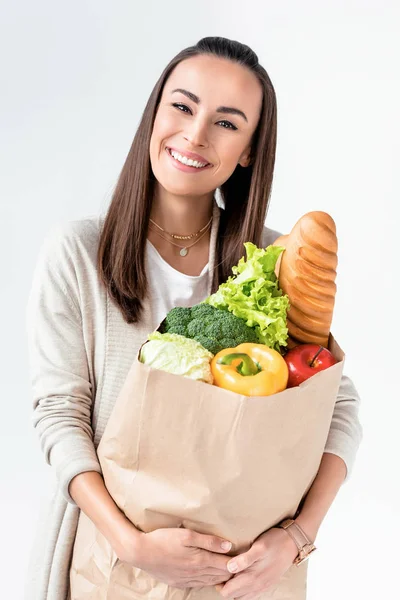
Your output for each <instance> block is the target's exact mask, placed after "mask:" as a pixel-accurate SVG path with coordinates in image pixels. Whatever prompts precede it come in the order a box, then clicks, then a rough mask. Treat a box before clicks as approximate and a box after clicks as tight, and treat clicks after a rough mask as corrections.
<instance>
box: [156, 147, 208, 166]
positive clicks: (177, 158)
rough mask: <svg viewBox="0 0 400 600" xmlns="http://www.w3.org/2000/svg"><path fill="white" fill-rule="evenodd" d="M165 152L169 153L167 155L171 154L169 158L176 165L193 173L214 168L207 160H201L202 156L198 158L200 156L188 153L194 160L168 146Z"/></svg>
mask: <svg viewBox="0 0 400 600" xmlns="http://www.w3.org/2000/svg"><path fill="white" fill-rule="evenodd" d="M165 150H166V151H167V153H168V154H169V156H170V157H171V158H172V160H173V161H174V162H175V163H177V164H179V165H182V166H183V167H186V168H187V169H190V170H193V171H203V170H204V169H207V168H208V167H212V164H211V163H209V162H207V161H206V160H204V159H203V160H200V158H201V157H200V156H199V157H198V155H193V154H192V153H188V154H192V156H193V158H191V156H188V155H187V154H181V153H180V152H178V151H177V150H175V149H174V148H170V147H168V146H166V148H165ZM197 157H198V158H197Z"/></svg>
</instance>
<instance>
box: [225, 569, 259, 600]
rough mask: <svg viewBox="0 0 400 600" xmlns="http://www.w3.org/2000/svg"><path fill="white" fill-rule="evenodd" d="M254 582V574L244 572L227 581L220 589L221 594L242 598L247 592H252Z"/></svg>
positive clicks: (227, 596)
mask: <svg viewBox="0 0 400 600" xmlns="http://www.w3.org/2000/svg"><path fill="white" fill-rule="evenodd" d="M254 584H255V578H254V574H253V575H248V574H242V575H239V576H236V577H233V578H232V579H230V580H229V581H227V582H226V583H225V584H224V586H223V589H222V590H220V594H221V596H222V597H223V598H240V597H241V596H244V595H245V594H250V593H251V592H252V587H254Z"/></svg>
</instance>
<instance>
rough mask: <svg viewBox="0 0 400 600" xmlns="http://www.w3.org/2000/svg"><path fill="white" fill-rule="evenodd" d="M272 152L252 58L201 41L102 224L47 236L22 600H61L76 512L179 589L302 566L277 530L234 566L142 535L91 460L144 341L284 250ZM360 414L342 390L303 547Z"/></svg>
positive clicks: (188, 545) (168, 92) (342, 466)
mask: <svg viewBox="0 0 400 600" xmlns="http://www.w3.org/2000/svg"><path fill="white" fill-rule="evenodd" d="M275 147H276V99H275V93H274V89H273V86H272V84H271V82H270V79H269V77H268V75H267V73H266V72H265V70H264V69H263V67H262V66H261V65H260V64H259V63H258V59H257V56H256V55H255V54H254V52H253V51H252V50H251V49H250V48H249V47H247V46H244V45H243V44H240V43H238V42H234V41H231V40H227V39H224V38H204V39H202V40H200V41H199V42H198V43H197V44H196V46H193V47H190V48H187V49H185V50H183V51H182V52H180V53H179V54H178V55H177V56H176V57H175V58H174V59H173V60H172V61H171V62H170V63H169V65H168V66H167V67H166V69H165V70H164V72H163V73H162V75H161V77H160V79H159V80H158V82H157V84H156V85H155V87H154V89H153V92H152V94H151V96H150V98H149V101H148V103H147V106H146V108H145V111H144V113H143V117H142V120H141V122H140V125H139V127H138V130H137V133H136V135H135V138H134V141H133V144H132V147H131V149H130V151H129V154H128V157H127V159H126V162H125V165H124V167H123V169H122V172H121V175H120V178H119V181H118V184H117V187H116V190H115V192H114V195H113V198H112V202H111V205H110V207H109V209H108V212H107V214H106V216H105V218H103V217H102V216H101V217H99V218H88V219H83V220H79V221H74V222H71V223H68V224H66V225H65V226H62V227H58V228H54V229H53V230H52V231H51V232H50V233H49V235H48V236H47V238H46V240H45V242H44V244H43V246H42V249H41V252H40V256H39V259H38V263H37V267H36V271H35V275H34V278H33V284H32V289H31V293H30V297H29V302H28V307H27V326H28V335H29V353H30V362H31V380H32V387H33V394H34V425H35V427H36V428H37V430H38V433H39V436H40V440H41V445H42V448H43V450H44V453H45V457H46V460H47V462H48V463H49V464H50V465H51V466H52V467H53V468H54V471H55V473H56V476H57V484H56V486H55V490H54V494H53V497H52V498H51V501H50V505H49V507H47V509H46V511H45V517H44V519H43V521H42V523H41V524H40V525H39V528H38V537H37V540H38V541H37V542H36V544H35V547H34V549H33V553H32V564H31V569H30V572H29V576H28V580H27V598H29V599H30V600H44V599H47V600H65V598H68V597H69V566H70V562H71V556H72V552H73V546H74V538H75V533H76V528H77V521H78V516H79V511H80V510H82V511H83V512H85V513H86V514H87V515H88V516H89V518H90V519H91V520H92V521H93V522H94V523H95V525H96V527H97V528H98V529H99V531H100V532H101V533H102V534H103V535H104V536H105V537H106V538H107V539H108V541H109V542H110V544H111V545H112V547H113V548H114V550H115V552H116V554H117V555H118V556H119V558H120V559H121V560H123V561H126V562H128V563H129V564H132V565H134V566H139V567H140V568H141V569H143V570H145V571H147V572H148V573H150V574H151V575H153V576H154V577H156V578H157V579H160V580H162V581H165V582H167V583H168V584H169V585H174V586H177V587H182V588H188V587H199V586H205V585H215V584H223V587H221V594H222V595H223V596H224V597H227V598H238V597H243V598H245V599H246V600H250V598H253V597H256V596H258V595H260V593H262V592H263V591H266V590H268V588H269V587H270V586H271V585H272V584H273V583H275V582H277V581H279V579H280V578H281V577H282V575H283V573H285V572H286V571H287V570H288V569H289V567H290V566H291V565H292V563H293V560H294V559H295V557H296V556H297V554H298V549H297V546H296V545H295V543H294V542H293V540H292V539H291V537H290V536H289V535H288V534H287V532H286V531H285V530H283V529H278V528H272V529H271V530H269V531H268V532H266V533H265V534H263V535H262V536H260V538H258V540H257V541H256V542H255V543H254V544H253V546H252V547H251V548H250V550H249V551H248V552H247V553H245V554H243V555H241V556H239V557H237V559H236V560H235V561H233V560H230V559H229V557H227V556H225V555H224V553H226V551H227V550H229V544H228V547H227V548H225V547H221V543H222V542H223V541H224V540H221V539H219V538H217V537H215V536H211V535H202V534H198V533H194V532H193V533H190V532H189V534H188V532H187V531H185V530H182V529H173V528H171V529H169V530H156V531H154V532H152V533H149V534H144V533H141V532H139V531H138V530H137V529H136V528H135V527H134V526H133V524H132V523H130V522H129V521H128V520H127V519H126V517H125V516H124V514H123V513H122V512H121V511H120V510H119V508H118V507H117V505H116V504H115V503H114V501H113V499H112V498H111V497H110V495H109V494H108V491H107V489H106V487H105V485H104V481H103V478H102V476H101V468H100V465H99V462H98V459H97V455H96V448H97V445H98V443H99V441H100V438H101V436H102V433H103V431H104V428H105V425H106V423H107V419H108V417H109V415H110V413H111V410H112V407H113V405H114V403H115V400H116V397H117V395H118V392H119V389H120V388H121V386H122V384H123V382H124V380H125V377H126V375H127V373H128V370H129V368H130V365H131V363H132V361H133V359H134V357H135V356H136V354H137V351H138V349H139V347H140V345H141V344H142V343H143V341H144V340H145V339H146V337H147V334H148V332H149V331H151V330H153V329H154V328H155V327H156V326H157V325H158V323H159V322H160V321H161V320H162V318H163V317H164V316H165V314H166V312H167V311H168V310H169V309H170V308H172V307H173V306H175V305H181V306H191V305H193V304H195V303H197V302H199V301H201V300H202V299H204V298H205V297H206V296H207V295H208V294H210V293H211V292H212V291H215V289H216V288H217V287H218V285H219V283H220V282H221V281H223V280H224V279H226V278H227V277H228V275H229V274H230V270H231V267H232V266H233V265H234V264H236V263H237V262H238V261H239V258H240V257H241V256H242V254H243V243H244V242H246V241H252V242H254V243H255V244H257V245H262V246H264V247H265V246H266V245H268V244H270V243H272V242H273V241H274V239H276V237H278V235H279V232H277V231H274V230H272V229H269V228H267V227H265V226H264V221H265V217H266V214H267V209H268V202H269V197H270V192H271V185H272V177H273V168H274V161H275ZM192 159H193V160H195V161H196V162H194V163H193V162H191V161H192ZM216 199H218V203H217V201H216ZM219 205H221V206H222V207H221V206H219ZM358 404H359V398H358V395H357V392H356V390H355V388H354V386H353V384H352V382H351V381H350V379H349V378H348V377H343V379H342V384H341V387H340V391H339V395H338V399H337V402H336V407H335V412H334V416H333V419H332V425H331V429H330V433H329V437H328V440H327V443H326V447H325V453H324V455H323V459H322V461H321V465H320V469H319V472H318V475H317V477H316V479H315V481H314V483H313V486H312V487H311V489H310V491H309V493H308V495H307V497H306V499H305V501H304V503H303V505H302V507H301V510H300V511H299V514H298V516H297V519H296V522H297V523H298V524H299V525H301V527H302V528H303V530H304V531H305V532H306V534H307V535H308V537H309V538H310V539H312V540H314V539H315V537H316V535H317V531H318V528H319V526H320V524H321V522H322V520H323V518H324V516H325V515H326V513H327V511H328V509H329V507H330V505H331V503H332V502H333V500H334V498H335V496H336V494H337V492H338V490H339V488H340V486H341V484H342V483H343V481H344V480H345V478H346V476H348V475H349V472H350V470H351V468H352V465H353V463H354V459H355V455H356V452H357V448H358V445H359V443H360V439H361V427H360V424H359V421H358V417H357V414H358ZM228 542H229V540H228ZM234 562H236V563H237V564H236V575H235V576H232V575H231V572H230V571H232V572H235V571H234V569H233V568H231V567H232V566H233V563H234ZM228 567H229V568H228ZM229 569H230V570H229ZM228 580H229V581H228ZM227 581H228V583H225V582H227Z"/></svg>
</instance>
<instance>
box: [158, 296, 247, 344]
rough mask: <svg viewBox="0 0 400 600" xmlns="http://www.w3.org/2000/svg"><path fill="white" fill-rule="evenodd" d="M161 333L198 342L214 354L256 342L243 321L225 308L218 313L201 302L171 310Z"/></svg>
mask: <svg viewBox="0 0 400 600" xmlns="http://www.w3.org/2000/svg"><path fill="white" fill-rule="evenodd" d="M163 331H166V332H169V333H177V334H180V335H184V336H186V337H187V338H191V339H193V340H197V342H199V343H200V344H201V345H202V346H204V348H207V350H209V351H210V352H212V353H213V354H217V352H219V351H220V350H223V349H224V348H235V347H236V346H238V345H239V344H243V343H244V342H258V337H257V333H256V331H255V330H254V329H251V328H250V327H248V326H247V325H246V323H245V322H244V321H243V319H241V318H239V317H236V316H235V315H233V314H232V313H230V312H228V311H227V310H226V309H225V310H219V309H218V308H215V307H213V306H210V305H208V304H204V303H201V304H196V305H195V306H192V307H191V308H183V307H176V308H173V309H172V310H170V311H169V313H168V314H167V316H166V318H165V321H164V323H163Z"/></svg>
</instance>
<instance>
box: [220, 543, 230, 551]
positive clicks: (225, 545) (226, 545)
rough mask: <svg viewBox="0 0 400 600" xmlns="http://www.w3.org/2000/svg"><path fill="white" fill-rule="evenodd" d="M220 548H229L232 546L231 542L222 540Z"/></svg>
mask: <svg viewBox="0 0 400 600" xmlns="http://www.w3.org/2000/svg"><path fill="white" fill-rule="evenodd" d="M221 548H222V550H230V549H231V548H232V544H231V542H222V543H221Z"/></svg>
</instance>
